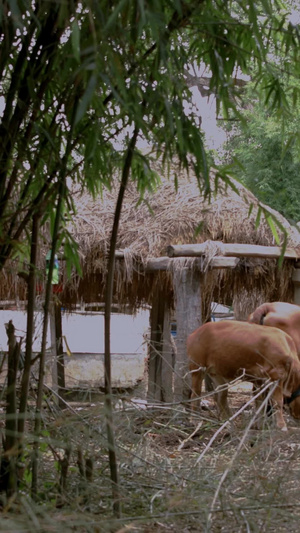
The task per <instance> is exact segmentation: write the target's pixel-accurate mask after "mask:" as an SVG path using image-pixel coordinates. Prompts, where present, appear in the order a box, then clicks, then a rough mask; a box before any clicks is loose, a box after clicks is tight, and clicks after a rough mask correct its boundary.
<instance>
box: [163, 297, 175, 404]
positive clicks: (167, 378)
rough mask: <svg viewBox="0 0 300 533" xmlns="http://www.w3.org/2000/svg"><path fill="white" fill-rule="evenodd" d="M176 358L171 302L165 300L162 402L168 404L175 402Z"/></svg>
mask: <svg viewBox="0 0 300 533" xmlns="http://www.w3.org/2000/svg"><path fill="white" fill-rule="evenodd" d="M174 356H175V353H174V347H173V344H172V342H171V331H170V305H169V302H168V301H167V300H165V307H164V325H163V344H162V360H161V400H162V401H163V402H168V403H170V402H172V401H173V371H174V368H173V366H174V364H173V363H174Z"/></svg>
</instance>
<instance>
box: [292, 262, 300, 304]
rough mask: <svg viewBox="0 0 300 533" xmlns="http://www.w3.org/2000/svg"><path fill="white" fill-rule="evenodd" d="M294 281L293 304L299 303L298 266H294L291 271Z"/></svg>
mask: <svg viewBox="0 0 300 533" xmlns="http://www.w3.org/2000/svg"><path fill="white" fill-rule="evenodd" d="M292 279H293V282H294V304H296V305H300V268H295V269H294V272H293V277H292Z"/></svg>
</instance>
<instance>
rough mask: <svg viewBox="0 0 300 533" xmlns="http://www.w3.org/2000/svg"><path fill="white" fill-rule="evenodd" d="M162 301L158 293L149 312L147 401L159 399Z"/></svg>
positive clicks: (163, 307) (162, 323) (162, 326)
mask: <svg viewBox="0 0 300 533" xmlns="http://www.w3.org/2000/svg"><path fill="white" fill-rule="evenodd" d="M164 309H165V306H164V299H163V296H162V294H161V293H160V291H157V293H156V294H155V296H154V298H153V302H152V308H151V312H150V326H151V335H150V348H149V364H148V393H147V397H148V399H149V400H158V401H160V400H161V399H162V398H161V365H162V347H163V329H164Z"/></svg>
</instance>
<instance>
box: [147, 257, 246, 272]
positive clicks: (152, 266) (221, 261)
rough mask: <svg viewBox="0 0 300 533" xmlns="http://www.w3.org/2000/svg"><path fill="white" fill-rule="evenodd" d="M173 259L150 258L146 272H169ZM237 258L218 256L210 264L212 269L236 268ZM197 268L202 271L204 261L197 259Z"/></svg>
mask: <svg viewBox="0 0 300 533" xmlns="http://www.w3.org/2000/svg"><path fill="white" fill-rule="evenodd" d="M172 261H173V259H172V258H170V257H153V258H150V259H149V260H148V261H147V263H146V266H145V271H146V272H153V271H156V270H169V269H170V268H171V266H172ZM239 261H240V260H239V258H237V257H222V256H216V257H214V258H213V259H212V260H211V262H210V267H211V268H235V267H236V266H237V264H238V263H239ZM195 266H196V267H197V268H199V269H202V260H201V259H196V260H195Z"/></svg>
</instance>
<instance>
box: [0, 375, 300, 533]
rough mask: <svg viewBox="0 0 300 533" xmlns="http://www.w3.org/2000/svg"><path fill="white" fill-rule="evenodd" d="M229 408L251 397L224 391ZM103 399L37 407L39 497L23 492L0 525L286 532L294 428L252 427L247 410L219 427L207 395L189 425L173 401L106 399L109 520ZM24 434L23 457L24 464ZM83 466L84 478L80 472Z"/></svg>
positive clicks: (293, 504) (293, 510)
mask: <svg viewBox="0 0 300 533" xmlns="http://www.w3.org/2000/svg"><path fill="white" fill-rule="evenodd" d="M229 397H230V404H231V408H232V412H233V413H234V412H237V410H240V409H241V407H243V406H244V405H245V404H246V402H247V401H248V400H249V399H250V398H251V387H250V386H248V385H242V386H237V387H236V388H235V390H232V391H231V392H230V393H229ZM104 409H105V408H104V404H103V402H101V401H97V403H96V402H94V403H92V402H85V403H82V404H79V403H71V404H70V406H69V408H68V409H66V410H64V411H63V412H61V411H59V410H52V411H49V409H48V408H47V407H45V410H44V412H43V425H44V430H43V432H44V435H43V439H42V442H41V446H40V471H39V495H38V496H39V501H38V502H37V504H33V503H32V502H31V500H29V499H28V497H27V494H28V493H29V489H30V482H31V479H30V475H28V478H26V476H25V479H24V482H23V486H22V487H21V498H20V501H18V502H14V503H13V504H12V505H11V506H10V507H7V508H6V509H4V510H3V511H2V516H1V522H0V531H13V532H14V533H17V532H20V533H21V532H22V533H23V532H25V531H28V532H29V531H30V532H31V531H45V532H52V531H55V532H60V531H64V532H69V531H70V532H71V531H79V532H82V533H85V532H98V531H99V532H102V531H103V532H106V531H107V532H118V533H123V532H124V533H125V532H128V531H130V532H143V533H152V532H159V533H163V532H168V531H170V532H175V533H188V532H191V533H193V532H202V531H203V532H206V531H208V532H224V533H232V532H246V533H248V532H275V531H276V532H279V533H281V532H296V531H299V519H300V505H299V502H298V500H299V498H298V494H299V488H300V462H299V458H300V424H299V423H298V422H297V421H295V420H293V419H292V418H291V417H290V416H289V415H288V414H285V417H286V420H287V424H288V432H286V433H284V432H282V431H279V430H276V429H274V427H273V425H272V420H271V417H269V418H268V419H266V423H265V426H264V428H263V429H262V430H254V429H252V426H251V427H249V423H250V421H251V420H252V414H253V412H252V410H251V406H249V407H247V409H246V410H244V411H243V412H242V413H240V414H239V415H238V417H237V418H236V420H234V422H232V423H231V424H227V425H224V424H222V423H221V422H220V421H219V420H218V418H217V416H216V410H215V408H214V403H213V400H212V398H208V399H207V402H206V406H205V409H203V411H202V413H201V416H199V427H198V430H197V431H195V426H194V425H192V424H191V423H190V421H189V413H188V412H187V411H186V410H185V409H184V408H183V407H182V406H181V405H165V406H164V407H163V408H162V406H155V405H147V404H146V402H145V400H143V399H140V398H137V397H136V396H135V397H133V395H132V394H129V395H124V394H122V395H119V396H116V397H115V417H114V424H115V440H116V446H117V455H118V467H119V478H120V494H119V496H120V500H121V504H122V518H120V519H116V518H113V512H112V497H111V493H112V487H111V482H110V471H109V463H108V451H107V441H106V426H105V422H104ZM31 444H32V442H31V441H30V436H29V439H28V443H27V450H28V452H27V456H26V454H25V463H26V464H27V466H28V465H29V464H30V458H31ZM67 447H70V450H71V455H70V462H69V468H68V475H67V479H66V486H65V489H63V490H62V491H61V493H60V494H59V489H58V487H59V479H60V472H61V468H60V466H61V464H62V462H63V459H64V456H65V450H66V448H67ZM80 451H81V452H82V455H83V464H84V465H86V464H87V461H89V460H90V461H91V462H92V464H93V475H92V479H91V480H90V481H89V480H87V479H84V478H83V477H82V475H80V472H79V467H78V452H80Z"/></svg>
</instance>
